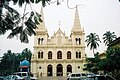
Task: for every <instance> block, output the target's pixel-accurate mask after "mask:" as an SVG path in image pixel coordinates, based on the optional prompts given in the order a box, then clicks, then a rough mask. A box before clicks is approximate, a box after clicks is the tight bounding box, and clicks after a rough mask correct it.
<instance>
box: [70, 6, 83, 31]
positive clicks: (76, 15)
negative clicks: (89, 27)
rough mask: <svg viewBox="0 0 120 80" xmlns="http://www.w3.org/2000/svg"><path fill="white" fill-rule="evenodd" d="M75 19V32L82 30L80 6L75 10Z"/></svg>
mask: <svg viewBox="0 0 120 80" xmlns="http://www.w3.org/2000/svg"><path fill="white" fill-rule="evenodd" d="M75 9H76V10H75V17H74V25H73V29H72V30H73V31H78V30H81V25H80V19H79V13H78V5H76V8H75Z"/></svg>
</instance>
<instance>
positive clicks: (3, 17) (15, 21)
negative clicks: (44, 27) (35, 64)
mask: <svg viewBox="0 0 120 80" xmlns="http://www.w3.org/2000/svg"><path fill="white" fill-rule="evenodd" d="M10 2H13V5H18V6H19V7H23V4H24V5H25V7H24V12H23V15H20V13H19V12H18V11H17V10H15V9H13V8H12V7H11V6H10V5H9V3H10ZM39 2H41V3H42V6H43V7H44V6H45V5H46V4H47V3H49V2H50V0H0V35H4V34H5V33H6V32H7V31H11V33H10V34H9V35H8V38H9V39H11V38H13V37H14V36H19V39H20V41H21V42H24V43H28V42H29V40H28V36H32V35H35V29H36V28H37V25H38V24H40V22H42V19H41V18H40V17H41V15H40V14H38V13H37V12H35V11H33V10H32V6H31V4H37V3H39ZM26 5H30V7H31V8H30V9H31V12H28V13H26ZM3 9H5V10H6V11H5V13H4V11H3ZM27 16H28V17H27Z"/></svg>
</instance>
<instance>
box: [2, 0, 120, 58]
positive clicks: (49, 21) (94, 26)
mask: <svg viewBox="0 0 120 80" xmlns="http://www.w3.org/2000/svg"><path fill="white" fill-rule="evenodd" d="M52 1H54V0H52ZM61 1H62V0H61ZM63 1H64V2H62V3H61V5H56V4H51V5H47V6H46V7H45V8H44V9H43V11H44V19H45V26H46V28H47V29H48V33H49V36H50V37H51V36H52V35H53V33H54V31H57V30H58V28H59V21H61V25H60V28H61V30H62V31H63V32H64V31H65V33H66V35H67V36H70V32H71V29H72V26H73V21H74V13H75V9H69V8H68V7H67V3H66V2H67V0H63ZM76 4H80V5H79V7H78V10H79V17H80V23H81V26H82V28H84V30H85V33H86V34H85V36H86V35H88V34H89V33H96V34H98V35H99V36H100V39H101V41H102V42H103V40H102V37H103V36H102V35H103V34H104V33H105V32H106V31H111V32H115V34H116V35H117V36H120V2H119V1H118V0H69V6H70V7H75V6H76ZM15 8H16V9H18V7H17V6H16V7H15ZM32 9H33V10H35V11H37V12H39V13H40V9H41V5H40V4H38V5H32ZM18 10H19V11H20V12H21V13H22V12H23V9H18ZM27 10H28V11H30V7H29V5H28V6H27ZM8 33H9V32H8ZM8 33H7V34H6V35H3V36H0V45H1V46H0V53H1V54H0V56H2V54H3V53H5V52H6V51H7V50H12V51H13V52H16V53H17V52H21V51H22V50H23V49H25V48H26V47H27V48H29V49H31V51H32V52H33V45H34V40H33V38H34V37H33V36H32V37H30V38H29V40H30V43H29V44H25V43H21V42H20V40H18V39H17V38H13V39H7V35H8ZM105 50H106V47H105V45H104V44H103V43H100V46H99V48H98V49H97V50H96V51H98V52H100V53H101V52H103V51H105ZM86 53H87V54H88V55H89V56H91V55H92V51H89V48H87V47H86Z"/></svg>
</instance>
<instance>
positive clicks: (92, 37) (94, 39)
mask: <svg viewBox="0 0 120 80" xmlns="http://www.w3.org/2000/svg"><path fill="white" fill-rule="evenodd" d="M85 42H87V47H88V46H90V50H91V49H92V50H93V54H94V49H97V47H98V46H99V43H98V42H101V41H100V39H99V36H98V35H97V34H96V33H90V34H89V35H87V36H86V40H85Z"/></svg>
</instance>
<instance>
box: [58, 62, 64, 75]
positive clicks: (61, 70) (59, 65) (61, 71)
mask: <svg viewBox="0 0 120 80" xmlns="http://www.w3.org/2000/svg"><path fill="white" fill-rule="evenodd" d="M57 76H63V67H62V65H61V64H58V65H57Z"/></svg>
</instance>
